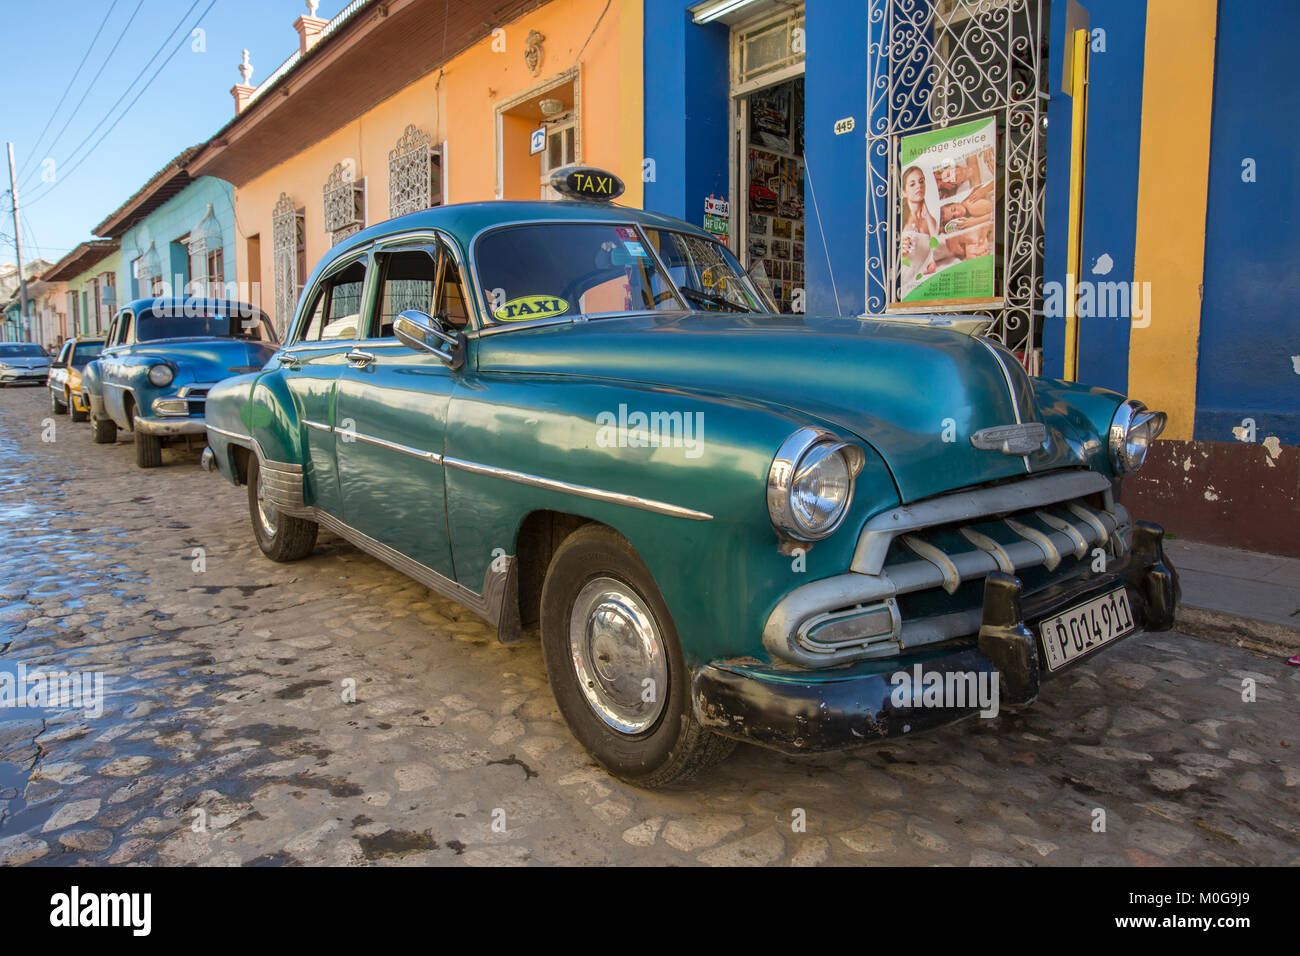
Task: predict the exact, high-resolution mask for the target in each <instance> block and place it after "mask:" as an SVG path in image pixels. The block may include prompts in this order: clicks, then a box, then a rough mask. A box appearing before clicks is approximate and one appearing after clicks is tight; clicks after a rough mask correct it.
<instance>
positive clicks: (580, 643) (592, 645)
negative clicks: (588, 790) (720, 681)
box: [542, 525, 735, 787]
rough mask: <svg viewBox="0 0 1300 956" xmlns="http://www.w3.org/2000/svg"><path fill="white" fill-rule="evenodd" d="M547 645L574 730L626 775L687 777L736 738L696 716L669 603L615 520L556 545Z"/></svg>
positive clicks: (664, 779)
mask: <svg viewBox="0 0 1300 956" xmlns="http://www.w3.org/2000/svg"><path fill="white" fill-rule="evenodd" d="M542 654H543V657H544V658H545V660H546V673H547V675H548V677H549V678H550V681H551V691H552V693H553V694H554V695H555V701H556V703H557V704H558V705H559V708H560V713H561V714H563V715H564V719H565V722H566V723H567V724H568V725H569V729H570V730H571V731H572V732H573V735H574V736H575V737H577V738H578V741H579V742H580V743H581V744H582V745H583V746H584V747H586V748H587V750H588V751H589V752H590V753H591V755H592V756H593V757H595V758H596V759H597V760H598V761H599V762H600V763H601V764H602V765H603V766H604V767H605V768H606V769H607V770H609V771H610V773H612V774H614V775H615V776H617V777H621V778H622V779H624V780H626V781H628V782H629V783H633V784H636V785H638V786H642V787H660V786H664V785H667V784H670V783H676V782H680V781H683V780H687V779H689V778H690V777H693V776H695V775H696V774H698V773H699V772H700V771H702V770H704V769H706V768H707V767H709V766H711V765H713V764H715V763H717V762H718V761H720V760H722V759H723V758H725V757H726V756H727V754H729V753H730V752H731V750H732V749H733V747H734V746H735V743H734V741H731V740H728V739H726V738H724V737H719V736H718V735H717V734H714V733H712V732H711V731H709V730H707V729H705V728H704V727H702V726H701V725H700V723H699V722H698V721H697V720H696V719H695V712H694V710H693V709H692V707H691V689H690V674H689V672H688V671H687V669H686V662H685V660H684V658H683V657H682V651H681V647H680V645H679V644H678V640H677V629H676V627H675V626H674V625H673V620H672V616H671V615H670V614H669V613H668V607H667V605H666V604H665V603H664V600H663V597H662V596H661V595H660V594H659V588H658V587H656V586H655V582H654V578H653V576H652V575H651V574H650V571H649V569H647V568H646V566H645V565H644V564H643V563H642V562H641V559H640V558H639V557H638V556H637V554H636V552H635V551H633V550H632V548H631V547H630V546H629V545H628V543H627V542H626V541H625V540H624V539H623V538H622V536H620V535H619V534H618V533H617V532H615V531H613V530H612V529H610V528H606V527H604V526H601V525H588V526H586V527H583V528H580V529H579V530H578V531H575V532H574V533H573V534H571V535H570V536H569V537H568V538H566V539H565V540H564V542H563V543H562V544H561V545H560V547H559V548H558V549H557V550H556V552H555V557H554V558H553V559H552V561H551V566H550V568H549V569H548V570H547V572H546V581H545V583H544V584H543V586H542Z"/></svg>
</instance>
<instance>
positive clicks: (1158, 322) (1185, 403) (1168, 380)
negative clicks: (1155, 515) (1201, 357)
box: [1128, 0, 1217, 440]
mask: <svg viewBox="0 0 1300 956" xmlns="http://www.w3.org/2000/svg"><path fill="white" fill-rule="evenodd" d="M1216 8H1217V0H1148V3H1147V32H1146V65H1145V67H1144V69H1143V81H1142V140H1141V153H1140V157H1141V161H1140V163H1141V164H1140V167H1139V170H1138V203H1137V242H1136V248H1135V250H1134V257H1133V278H1134V281H1135V282H1137V283H1138V289H1137V290H1135V291H1136V292H1137V294H1138V295H1140V296H1141V298H1140V299H1139V298H1137V296H1135V297H1134V301H1135V302H1140V303H1141V304H1142V306H1143V309H1142V311H1144V312H1145V314H1142V315H1139V310H1138V309H1134V315H1133V320H1134V321H1133V328H1132V332H1131V336H1130V342H1129V360H1128V361H1129V367H1128V378H1129V388H1128V390H1129V394H1130V395H1132V396H1133V397H1134V398H1136V399H1138V400H1139V401H1143V402H1145V403H1146V404H1147V405H1148V406H1149V407H1151V408H1156V409H1160V410H1162V411H1165V412H1168V413H1169V425H1168V427H1167V428H1166V429H1165V433H1164V435H1163V436H1162V437H1164V438H1171V439H1182V440H1190V439H1191V437H1192V425H1193V422H1194V420H1195V415H1196V359H1197V354H1198V349H1197V343H1198V340H1199V338H1200V329H1201V291H1200V290H1201V282H1202V279H1203V278H1204V266H1205V207H1206V202H1207V194H1208V190H1209V175H1210V168H1209V167H1210V114H1211V109H1212V107H1213V100H1214V37H1215V23H1216V16H1217V9H1216Z"/></svg>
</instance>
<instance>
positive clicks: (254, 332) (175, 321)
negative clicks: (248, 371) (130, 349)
mask: <svg viewBox="0 0 1300 956" xmlns="http://www.w3.org/2000/svg"><path fill="white" fill-rule="evenodd" d="M264 319H265V317H264V316H263V315H262V313H261V312H254V313H253V314H252V315H248V316H241V315H239V314H233V315H226V314H221V313H215V312H213V313H209V314H206V315H186V314H184V313H180V314H170V315H167V314H161V313H158V312H141V313H140V317H139V319H138V320H137V322H136V332H135V338H136V341H137V342H152V341H154V340H155V339H182V338H236V339H246V340H249V341H253V342H265V341H269V340H270V332H269V328H268V326H267V325H266V324H265V321H264Z"/></svg>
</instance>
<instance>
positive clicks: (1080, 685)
mask: <svg viewBox="0 0 1300 956" xmlns="http://www.w3.org/2000/svg"><path fill="white" fill-rule="evenodd" d="M48 415H49V413H48V402H47V400H46V396H45V394H44V392H43V391H39V390H36V389H29V390H24V391H18V390H0V463H2V465H0V671H4V672H6V673H8V674H10V675H13V674H16V673H17V669H18V667H19V665H22V666H24V667H25V668H27V669H28V670H29V672H30V670H31V669H33V668H36V667H38V666H40V667H45V668H47V669H62V670H66V671H69V672H71V673H73V674H76V675H79V676H88V675H92V674H98V675H100V676H101V677H102V680H103V688H104V695H105V699H104V702H103V709H102V713H94V712H93V708H89V709H88V708H81V709H77V708H69V709H64V710H58V709H55V708H49V707H45V708H30V707H0V863H11V864H17V863H31V864H35V865H44V864H50V863H58V864H87V863H94V864H100V863H105V862H108V863H114V864H122V863H130V864H185V863H199V864H228V865H239V864H259V865H282V864H290V865H292V864H304V863H307V864H341V865H366V864H385V865H417V864H425V863H434V864H519V863H542V864H589V863H596V864H602V863H603V864H608V863H645V864H678V865H683V864H684V865H697V864H698V865H720V864H732V863H742V864H794V865H815V864H864V863H868V864H882V863H884V864H902V863H922V864H941V863H951V864H958V865H967V864H994V865H1001V864H1008V865H1012V864H1070V865H1078V864H1122V865H1126V864H1133V865H1159V864H1163V863H1175V864H1178V863H1188V864H1242V865H1244V864H1293V865H1294V864H1300V850H1297V844H1298V842H1300V761H1297V759H1296V750H1297V747H1298V746H1300V720H1297V716H1298V715H1300V706H1298V704H1300V701H1298V697H1300V669H1297V668H1292V667H1287V666H1286V665H1285V663H1284V661H1282V660H1280V659H1278V658H1277V657H1276V656H1272V655H1267V654H1259V653H1254V652H1252V651H1250V650H1249V649H1245V648H1238V647H1231V646H1225V645H1224V644H1221V643H1215V642H1211V641H1206V640H1201V639H1197V638H1193V637H1188V636H1186V635H1183V634H1179V633H1167V634H1156V635H1147V636H1141V637H1138V638H1134V639H1132V640H1129V641H1126V642H1124V643H1122V644H1120V645H1119V646H1117V647H1115V648H1113V649H1112V650H1111V651H1110V652H1108V653H1106V654H1104V655H1102V656H1101V657H1098V658H1093V659H1090V660H1087V661H1084V662H1082V663H1081V664H1080V665H1079V666H1077V667H1075V668H1073V669H1071V670H1070V671H1069V672H1067V673H1066V674H1064V675H1062V676H1061V677H1060V678H1059V679H1057V680H1054V681H1052V682H1050V683H1049V684H1047V685H1045V687H1044V692H1043V695H1042V697H1041V699H1040V700H1039V702H1038V703H1037V704H1036V705H1035V706H1034V707H1033V708H1031V709H1029V710H1027V711H1025V712H1023V713H1019V714H1013V713H1007V712H1003V713H1002V714H1001V715H1000V716H998V717H997V718H994V719H991V720H980V719H976V720H972V721H969V722H967V723H964V724H961V725H957V726H954V727H950V728H947V729H944V730H941V731H938V732H935V733H932V734H929V735H922V736H917V737H913V738H906V739H899V740H893V741H890V742H889V743H887V744H884V745H881V746H876V747H873V748H868V749H864V750H860V751H856V752H853V753H846V754H834V755H825V756H818V757H805V758H789V757H784V756H781V755H779V754H775V753H772V752H768V751H764V750H761V749H758V748H755V747H748V746H742V747H740V748H739V749H738V750H737V752H736V753H735V755H734V756H732V757H731V758H730V759H728V760H727V761H726V762H724V763H723V764H722V765H720V766H719V767H717V768H716V769H715V770H714V771H713V772H711V773H710V774H709V775H708V776H706V777H704V778H703V779H701V780H699V781H697V782H695V783H694V784H693V785H692V786H689V787H686V788H683V789H679V790H672V791H665V792H647V791H643V790H638V789H636V788H633V787H629V786H626V785H624V784H622V783H620V782H619V781H617V780H614V779H612V778H610V777H608V776H607V775H606V774H604V773H603V772H602V771H601V770H600V769H599V768H598V767H597V766H595V765H594V764H593V763H592V761H591V760H590V759H589V758H588V757H587V755H586V753H585V752H584V751H583V750H582V749H581V748H580V747H579V746H578V745H577V743H575V742H574V740H573V738H572V737H571V736H570V734H569V732H568V730H567V728H566V727H565V726H564V724H563V722H562V720H561V719H560V716H559V713H558V711H557V710H556V708H555V705H554V703H553V701H552V699H551V694H550V690H549V688H548V686H547V682H546V674H545V670H544V667H543V664H542V659H541V653H540V649H539V648H538V646H537V644H536V643H535V642H531V641H525V642H523V643H520V644H517V645H512V646H509V647H503V646H500V645H498V644H497V643H496V642H495V639H494V637H493V635H492V633H491V632H490V630H489V629H488V628H487V627H486V626H485V625H484V624H483V623H482V622H481V621H479V619H477V618H476V617H474V616H473V615H472V614H470V613H469V612H467V611H465V610H464V609H462V608H460V607H458V606H457V605H455V604H452V603H450V602H448V601H445V600H443V599H441V598H439V597H437V596H435V595H433V594H431V593H430V592H429V591H427V590H426V589H425V588H423V587H421V586H419V585H417V584H415V583H414V582H412V581H410V580H408V579H406V578H404V577H402V576H401V575H399V574H397V573H395V572H393V571H391V570H389V569H388V568H387V567H385V566H384V565H382V564H380V563H379V562H377V561H375V560H373V559H371V558H369V557H367V556H365V555H363V554H361V553H359V552H358V551H356V550H354V549H353V548H352V547H350V546H348V545H347V544H345V543H344V542H342V541H341V540H339V539H337V538H334V537H331V536H329V535H322V538H321V543H320V546H319V548H318V551H317V553H316V554H315V555H314V556H312V557H311V558H309V559H307V560H305V561H302V562H299V563H296V564H291V565H277V564H274V563H272V562H269V561H267V560H266V559H265V558H264V557H263V556H262V555H261V553H260V552H259V551H258V549H257V547H256V545H255V544H254V542H253V537H252V533H251V531H250V529H249V526H248V516H247V509H246V497H245V493H244V490H243V489H238V488H234V487H232V486H230V485H228V484H227V483H226V482H225V481H224V480H223V479H221V478H219V477H218V476H215V475H207V474H205V473H204V472H202V471H201V470H200V469H199V468H198V467H197V457H198V456H197V454H195V453H187V452H178V451H174V450H168V451H167V452H166V453H165V456H164V466H163V467H162V468H159V469H156V470H153V471H149V472H143V471H139V470H138V469H137V468H136V467H135V464H134V459H133V454H132V449H131V445H130V437H129V436H126V437H125V438H124V440H122V441H120V442H118V443H117V444H116V445H113V446H96V445H94V444H92V443H91V441H90V431H89V428H88V426H86V425H74V424H72V423H71V422H69V421H68V420H67V419H66V418H59V419H57V420H56V422H55V435H54V437H55V440H54V441H53V442H47V441H43V440H42V430H43V426H42V423H43V420H45V419H47V418H48ZM196 549H202V550H201V551H199V552H196ZM200 559H201V560H200ZM352 699H354V702H349V700H352Z"/></svg>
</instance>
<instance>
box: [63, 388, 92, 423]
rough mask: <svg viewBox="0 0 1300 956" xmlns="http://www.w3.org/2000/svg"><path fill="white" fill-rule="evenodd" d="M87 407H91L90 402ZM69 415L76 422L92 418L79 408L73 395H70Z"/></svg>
mask: <svg viewBox="0 0 1300 956" xmlns="http://www.w3.org/2000/svg"><path fill="white" fill-rule="evenodd" d="M86 407H87V408H89V407H90V402H86ZM68 414H69V415H70V416H71V417H72V420H73V421H74V422H84V421H85V420H86V419H88V418H90V413H89V412H83V411H81V410H80V409H78V408H77V403H76V402H74V401H73V400H72V395H71V394H69V395H68Z"/></svg>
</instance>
